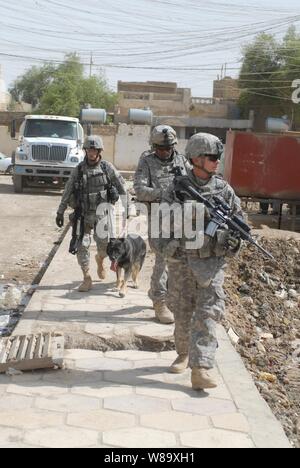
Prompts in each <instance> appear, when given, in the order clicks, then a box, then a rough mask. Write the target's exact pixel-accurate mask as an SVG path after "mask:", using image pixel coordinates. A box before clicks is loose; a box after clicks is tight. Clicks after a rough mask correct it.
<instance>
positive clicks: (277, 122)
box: [266, 117, 290, 132]
mask: <svg viewBox="0 0 300 468" xmlns="http://www.w3.org/2000/svg"><path fill="white" fill-rule="evenodd" d="M266 128H267V131H268V132H287V131H288V130H289V129H290V122H289V120H287V119H284V118H274V117H268V118H267V120H266Z"/></svg>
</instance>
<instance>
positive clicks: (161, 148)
mask: <svg viewBox="0 0 300 468" xmlns="http://www.w3.org/2000/svg"><path fill="white" fill-rule="evenodd" d="M155 148H156V149H158V150H162V151H163V150H165V151H170V150H172V149H173V148H174V145H169V146H166V145H155Z"/></svg>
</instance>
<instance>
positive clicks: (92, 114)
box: [80, 108, 107, 124]
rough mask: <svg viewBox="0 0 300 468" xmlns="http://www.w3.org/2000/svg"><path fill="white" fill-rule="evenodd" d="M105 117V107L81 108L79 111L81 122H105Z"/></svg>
mask: <svg viewBox="0 0 300 468" xmlns="http://www.w3.org/2000/svg"><path fill="white" fill-rule="evenodd" d="M106 117H107V114H106V110H105V109H92V108H89V109H82V110H81V113H80V121H81V122H82V123H99V124H105V122H106Z"/></svg>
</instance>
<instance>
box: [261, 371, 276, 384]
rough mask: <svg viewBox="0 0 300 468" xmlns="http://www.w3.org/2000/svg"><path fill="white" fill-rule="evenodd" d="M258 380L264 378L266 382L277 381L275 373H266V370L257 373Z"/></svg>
mask: <svg viewBox="0 0 300 468" xmlns="http://www.w3.org/2000/svg"><path fill="white" fill-rule="evenodd" d="M259 380H265V381H266V382H270V383H275V382H277V377H276V375H273V374H268V372H262V373H261V374H259Z"/></svg>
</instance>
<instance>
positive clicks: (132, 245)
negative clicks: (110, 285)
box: [107, 235, 147, 297]
mask: <svg viewBox="0 0 300 468" xmlns="http://www.w3.org/2000/svg"><path fill="white" fill-rule="evenodd" d="M146 253H147V247H146V242H145V241H144V240H143V239H142V238H141V237H140V236H134V235H129V236H128V237H125V238H120V239H111V240H110V242H109V244H108V246H107V255H108V256H109V258H110V260H111V262H112V264H111V269H112V270H113V271H115V272H116V273H117V289H118V290H119V296H120V297H125V296H126V293H127V282H128V280H129V279H130V277H131V276H132V280H133V283H134V288H135V289H138V287H139V286H138V275H139V273H140V271H141V269H142V267H143V264H144V261H145V258H146ZM122 270H124V280H122V279H121V274H122Z"/></svg>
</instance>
